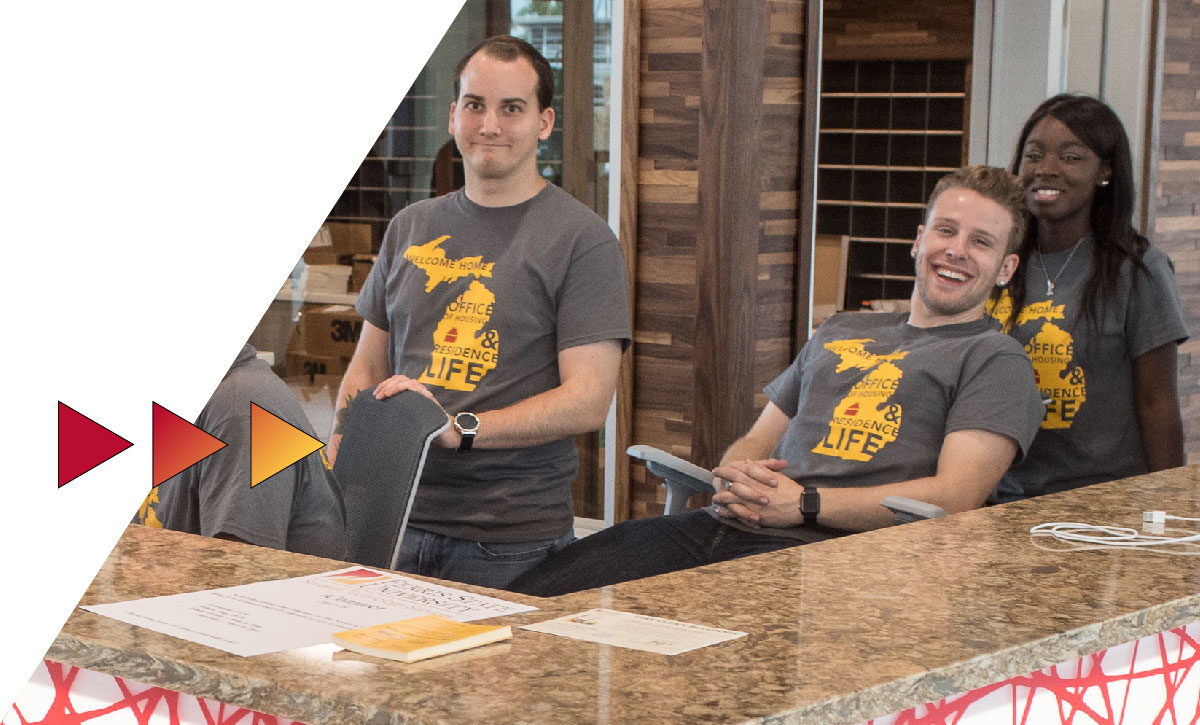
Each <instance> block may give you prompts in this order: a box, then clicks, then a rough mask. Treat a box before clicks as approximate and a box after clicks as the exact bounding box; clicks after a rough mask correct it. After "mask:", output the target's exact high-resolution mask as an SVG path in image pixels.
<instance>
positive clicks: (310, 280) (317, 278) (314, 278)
mask: <svg viewBox="0 0 1200 725" xmlns="http://www.w3.org/2000/svg"><path fill="white" fill-rule="evenodd" d="M353 271H354V269H353V268H352V267H351V266H350V265H348V264H309V265H307V266H305V268H304V290H305V292H306V294H316V293H320V292H332V293H335V294H345V293H346V291H347V290H348V289H350V274H351V273H352V272H353Z"/></svg>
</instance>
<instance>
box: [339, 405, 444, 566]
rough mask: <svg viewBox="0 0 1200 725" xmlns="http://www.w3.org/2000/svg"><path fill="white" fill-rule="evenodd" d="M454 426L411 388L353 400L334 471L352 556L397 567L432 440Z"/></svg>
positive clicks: (440, 410) (366, 563) (442, 413)
mask: <svg viewBox="0 0 1200 725" xmlns="http://www.w3.org/2000/svg"><path fill="white" fill-rule="evenodd" d="M449 426H450V421H449V419H448V418H447V417H446V413H445V412H444V411H443V410H442V409H441V408H440V407H439V406H438V404H437V403H435V402H433V401H432V400H430V399H428V398H426V397H425V396H423V395H421V394H420V393H415V392H413V391H411V390H406V391H404V392H402V393H399V394H398V395H393V396H392V397H390V398H385V399H383V400H376V399H375V396H374V391H373V390H364V391H362V392H360V393H359V394H358V396H357V397H356V398H354V400H353V401H352V402H351V403H350V411H349V415H348V418H347V420H346V430H345V433H344V435H343V436H342V444H341V446H340V447H339V448H338V454H337V460H336V461H335V462H334V465H333V474H334V476H335V477H336V478H337V480H338V483H339V484H341V487H342V494H343V496H344V498H345V501H346V538H347V541H348V550H347V559H349V560H350V561H353V562H356V563H358V564H365V565H367V566H378V567H383V568H387V569H394V568H395V566H396V561H397V557H398V556H399V553H400V540H401V539H402V538H403V537H404V529H405V527H406V526H408V513H409V510H410V509H411V508H412V502H413V499H414V498H415V496H416V494H417V482H418V481H420V480H421V469H422V468H424V466H425V454H426V453H427V452H428V451H429V444H430V443H432V442H433V439H434V438H435V437H437V435H438V434H439V433H441V432H442V431H444V430H446V428H448V427H449Z"/></svg>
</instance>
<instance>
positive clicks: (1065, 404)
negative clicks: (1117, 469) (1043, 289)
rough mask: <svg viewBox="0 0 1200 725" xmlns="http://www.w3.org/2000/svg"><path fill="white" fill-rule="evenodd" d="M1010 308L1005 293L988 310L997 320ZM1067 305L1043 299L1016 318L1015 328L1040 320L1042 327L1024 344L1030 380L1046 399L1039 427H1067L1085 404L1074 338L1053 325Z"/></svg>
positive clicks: (1084, 378) (1084, 382)
mask: <svg viewBox="0 0 1200 725" xmlns="http://www.w3.org/2000/svg"><path fill="white" fill-rule="evenodd" d="M1011 309H1012V298H1011V297H1009V295H1008V290H1005V291H1004V294H1003V296H1001V298H1000V300H999V301H998V302H997V303H996V305H994V306H990V307H989V309H988V311H989V313H990V314H991V315H992V316H993V317H996V318H997V319H1003V318H1004V317H1006V316H1007V312H1008V310H1011ZM1065 309H1066V305H1064V304H1057V305H1056V304H1054V301H1053V300H1042V301H1041V302H1034V303H1033V304H1030V305H1026V306H1025V307H1023V308H1022V309H1021V312H1020V314H1019V315H1017V321H1016V326H1017V327H1021V326H1023V325H1025V324H1028V323H1030V322H1037V321H1039V320H1040V321H1041V323H1042V327H1041V329H1040V330H1038V331H1037V333H1035V334H1034V335H1033V337H1031V338H1029V342H1027V343H1025V354H1026V355H1028V356H1029V362H1030V363H1032V364H1033V377H1034V380H1035V381H1036V382H1037V386H1038V392H1040V393H1041V395H1042V398H1043V399H1045V400H1048V401H1049V402H1048V403H1047V405H1046V414H1045V416H1044V417H1043V418H1042V428H1047V429H1049V428H1070V427H1071V424H1072V423H1074V422H1075V416H1076V415H1077V414H1078V413H1079V409H1080V408H1081V407H1083V404H1084V403H1085V402H1087V375H1086V374H1085V372H1084V370H1083V367H1082V366H1081V365H1079V364H1078V363H1077V362H1075V338H1074V337H1073V336H1072V335H1071V333H1070V332H1068V331H1067V330H1066V329H1064V328H1062V327H1059V326H1058V325H1056V324H1054V323H1055V321H1061V320H1063V319H1064V317H1065V315H1064V310H1065Z"/></svg>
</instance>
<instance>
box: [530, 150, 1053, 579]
mask: <svg viewBox="0 0 1200 725" xmlns="http://www.w3.org/2000/svg"><path fill="white" fill-rule="evenodd" d="M1024 226H1025V206H1024V189H1023V188H1022V186H1021V182H1020V181H1019V180H1018V179H1017V178H1016V177H1014V176H1012V175H1011V174H1009V173H1008V172H1006V171H1004V170H1002V169H997V168H993V167H989V166H970V167H965V168H962V169H959V170H957V171H955V172H953V173H951V174H949V175H947V176H946V177H944V178H943V179H942V180H941V181H939V182H938V185H937V187H935V188H934V190H933V194H932V195H931V197H930V200H929V210H928V214H927V215H926V219H925V224H924V225H922V226H921V227H919V228H918V230H917V239H916V241H915V242H914V244H913V248H912V256H913V257H914V259H915V264H916V276H917V281H916V286H915V288H914V290H913V295H912V302H911V312H908V313H844V314H840V315H835V316H834V317H833V318H831V319H830V320H829V321H827V322H826V323H825V324H823V325H822V326H821V327H820V329H818V330H817V332H816V333H815V334H814V336H813V338H812V339H811V340H809V341H808V343H807V344H806V345H805V347H804V349H803V350H802V351H801V352H800V354H799V356H797V358H796V360H795V361H794V362H793V363H792V364H791V366H790V367H788V369H787V370H785V371H784V372H783V373H782V374H781V375H780V376H779V377H778V378H776V379H775V380H774V381H773V382H771V384H770V385H768V386H767V387H766V389H765V390H766V394H767V398H768V399H769V402H768V403H767V405H766V408H765V409H764V410H763V412H762V414H761V416H760V417H759V418H758V420H757V422H755V423H754V425H753V426H752V427H751V429H750V431H749V432H748V433H747V434H746V435H745V436H743V437H742V438H740V439H739V440H738V441H736V442H735V443H734V444H733V445H732V446H731V447H730V448H729V450H728V451H727V452H726V453H725V456H724V457H723V459H722V462H721V465H719V466H718V467H717V468H716V469H714V471H713V473H714V474H715V475H716V476H717V477H718V480H717V483H718V486H719V488H720V491H719V492H718V493H716V494H715V496H714V497H713V503H714V505H713V506H712V507H711V508H708V509H701V510H696V511H690V512H687V513H684V514H678V515H674V516H661V517H658V518H653V519H638V520H632V521H626V522H623V523H621V524H618V525H616V526H614V527H611V528H609V529H606V530H604V531H601V532H599V533H596V534H593V535H591V536H589V537H588V538H586V539H582V540H580V541H578V542H576V543H574V544H572V545H570V546H568V547H566V548H564V549H562V550H560V551H558V552H557V553H555V554H553V555H551V556H550V557H549V558H548V559H547V560H546V561H545V562H544V563H542V564H541V565H540V566H538V567H536V568H534V569H532V570H531V571H529V572H527V573H526V574H524V575H522V576H521V577H518V578H517V579H516V580H514V581H513V582H512V584H511V585H510V586H509V589H511V590H513V591H518V592H523V593H526V594H535V595H539V596H554V595H558V594H565V593H568V592H573V591H579V590H582V589H590V588H594V587H598V586H604V585H607V584H615V583H617V582H622V581H629V580H632V579H640V578H642V577H647V576H653V575H657V574H663V573H666V572H670V571H677V570H679V569H687V568H691V567H694V566H700V565H703V564H710V563H713V562H718V561H724V560H727V559H734V558H738V557H742V556H749V555H751V554H758V553H763V552H768V551H774V550H777V549H783V548H787V547H790V546H796V545H799V544H804V543H810V542H814V541H820V540H823V539H828V538H831V537H835V536H842V535H846V534H850V533H853V532H857V531H866V530H869V529H875V528H880V527H883V526H888V525H890V524H891V523H892V521H893V519H892V514H891V512H890V511H889V510H888V509H886V508H884V507H883V506H882V505H880V500H881V499H882V498H883V497H884V496H887V495H898V496H907V497H909V498H913V499H917V500H919V501H925V502H928V503H932V504H936V505H938V506H941V507H942V508H944V509H946V510H947V511H949V512H950V513H955V512H959V511H967V510H969V509H973V508H976V507H978V506H980V505H982V504H983V502H984V500H985V499H986V498H987V496H988V494H989V493H990V492H991V490H992V488H993V487H995V485H996V483H997V482H998V481H999V480H1000V477H1001V475H1002V474H1003V473H1004V472H1005V470H1007V469H1008V467H1009V466H1010V465H1011V464H1012V463H1013V461H1014V459H1016V458H1017V457H1018V456H1020V455H1023V453H1024V452H1025V451H1026V450H1027V449H1028V446H1029V444H1030V442H1031V441H1032V440H1033V436H1034V433H1036V432H1037V428H1038V424H1039V422H1040V421H1041V419H1042V413H1043V407H1042V403H1041V400H1040V399H1039V395H1038V391H1037V386H1036V385H1035V384H1034V378H1033V369H1032V366H1031V365H1030V363H1029V358H1028V357H1027V356H1026V355H1025V352H1024V350H1022V349H1021V346H1020V345H1019V344H1016V342H1015V341H1014V340H1013V339H1012V338H1010V337H1008V336H1006V335H1003V334H1001V333H1000V332H998V331H997V330H996V329H995V328H994V326H993V325H992V323H991V322H990V321H989V320H988V319H987V318H985V316H984V308H985V304H986V302H987V300H988V298H989V296H990V295H991V294H992V292H993V290H994V289H995V287H996V286H997V285H1000V286H1003V285H1004V284H1007V283H1008V280H1009V279H1011V278H1012V275H1013V273H1014V272H1015V271H1016V268H1017V262H1018V257H1017V255H1016V254H1014V253H1013V252H1014V251H1015V249H1016V247H1017V244H1018V243H1019V241H1020V239H1021V237H1022V234H1023V231H1024Z"/></svg>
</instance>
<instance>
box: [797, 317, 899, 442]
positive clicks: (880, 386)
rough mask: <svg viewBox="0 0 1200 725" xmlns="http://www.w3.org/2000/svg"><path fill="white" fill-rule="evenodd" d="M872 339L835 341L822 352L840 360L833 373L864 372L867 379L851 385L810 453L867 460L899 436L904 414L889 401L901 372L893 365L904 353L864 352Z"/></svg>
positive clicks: (896, 404)
mask: <svg viewBox="0 0 1200 725" xmlns="http://www.w3.org/2000/svg"><path fill="white" fill-rule="evenodd" d="M869 342H874V340H870V339H863V340H834V341H833V342H827V343H825V349H826V350H829V351H830V352H832V353H834V354H836V355H837V356H838V357H839V358H841V362H840V363H838V366H837V368H836V369H835V370H834V374H837V373H843V372H845V371H847V370H865V371H867V375H866V377H864V378H863V379H862V380H860V381H858V382H857V383H855V384H854V387H853V388H851V389H850V392H849V393H848V394H847V395H846V397H844V398H842V399H841V400H840V401H838V404H837V405H836V406H834V409H833V418H832V419H830V421H829V431H828V432H827V433H826V434H825V438H824V439H822V440H821V442H820V443H818V444H817V447H816V448H813V449H812V452H813V453H819V454H821V455H823V456H835V457H837V458H842V459H844V460H847V461H869V460H871V459H872V458H874V457H875V454H876V453H878V452H879V451H880V450H881V449H882V448H883V447H884V446H886V445H887V444H889V443H891V442H892V441H894V440H896V436H897V435H899V434H900V422H901V420H902V418H903V413H904V411H903V410H902V409H901V406H900V404H899V403H895V402H892V400H891V398H892V396H893V395H894V394H895V392H896V389H897V388H898V387H899V386H900V378H902V377H904V371H902V370H901V369H900V368H899V367H897V366H896V365H895V364H894V363H895V362H896V361H898V360H903V359H904V358H905V356H907V355H908V353H907V352H894V353H891V354H889V355H876V354H875V353H871V352H867V349H866V347H865V346H866V344H867V343H869Z"/></svg>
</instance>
